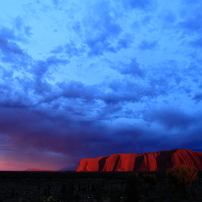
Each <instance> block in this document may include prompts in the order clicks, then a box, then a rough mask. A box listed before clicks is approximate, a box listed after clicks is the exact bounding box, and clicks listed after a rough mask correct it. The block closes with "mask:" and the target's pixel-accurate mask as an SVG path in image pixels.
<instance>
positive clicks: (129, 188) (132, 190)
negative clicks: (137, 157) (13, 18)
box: [126, 173, 140, 202]
mask: <svg viewBox="0 0 202 202" xmlns="http://www.w3.org/2000/svg"><path fill="white" fill-rule="evenodd" d="M139 182H140V181H139V179H138V174H137V173H130V174H129V175H128V176H127V178H126V197H127V202H138V201H139V197H140V190H139Z"/></svg>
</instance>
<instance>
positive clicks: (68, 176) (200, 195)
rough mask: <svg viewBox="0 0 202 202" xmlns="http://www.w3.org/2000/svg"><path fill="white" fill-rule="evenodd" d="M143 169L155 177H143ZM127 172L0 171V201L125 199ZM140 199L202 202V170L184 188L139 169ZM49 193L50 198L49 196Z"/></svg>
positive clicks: (96, 201) (141, 201)
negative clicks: (149, 179) (149, 178)
mask: <svg viewBox="0 0 202 202" xmlns="http://www.w3.org/2000/svg"><path fill="white" fill-rule="evenodd" d="M145 173H150V174H151V173H152V174H155V176H156V180H153V181H151V182H148V181H145V178H144V177H143V175H144V174H145ZM128 175H129V172H30V171H29V172H25V171H24V172H6V171H5V172H4V171H2V172H0V202H12V201H14V202H18V201H22V202H23V201H24V202H42V201H55V202H56V201H61V202H66V201H68V202H127V200H126V196H127V182H126V178H127V176H128ZM138 179H139V190H138V192H139V202H178V201H179V202H188V201H190V202H202V172H199V174H198V179H197V180H196V181H195V182H194V183H193V185H191V186H188V185H187V186H186V187H185V190H182V189H181V187H179V188H178V187H176V186H175V185H173V184H172V183H170V182H169V181H168V179H167V178H166V174H165V172H139V173H138ZM51 196H52V199H51Z"/></svg>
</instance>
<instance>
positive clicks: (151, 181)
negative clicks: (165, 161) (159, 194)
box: [143, 174, 156, 185]
mask: <svg viewBox="0 0 202 202" xmlns="http://www.w3.org/2000/svg"><path fill="white" fill-rule="evenodd" d="M143 178H144V181H145V182H146V183H148V184H150V185H151V184H155V183H156V175H155V174H144V175H143Z"/></svg>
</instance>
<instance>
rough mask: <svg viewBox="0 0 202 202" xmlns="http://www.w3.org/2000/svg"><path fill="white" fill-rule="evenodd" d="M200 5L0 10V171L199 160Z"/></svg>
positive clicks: (123, 3)
mask: <svg viewBox="0 0 202 202" xmlns="http://www.w3.org/2000/svg"><path fill="white" fill-rule="evenodd" d="M201 10H202V2H201V1H200V0H175V1H168V0H166V1H162V0H102V1H100V0H92V1H88V3H86V2H84V1H80V0H68V1H62V0H18V1H16V0H7V1H6V3H5V2H3V1H1V2H0V170H24V169H27V168H30V167H31V168H39V169H50V170H61V169H74V168H76V166H77V164H78V162H79V160H80V159H81V158H86V157H98V156H104V155H110V154H114V153H129V152H132V153H142V152H155V151H160V150H169V149H174V148H187V149H191V150H198V151H202V102H201V100H202V35H201V33H202V23H201V22H202V12H201Z"/></svg>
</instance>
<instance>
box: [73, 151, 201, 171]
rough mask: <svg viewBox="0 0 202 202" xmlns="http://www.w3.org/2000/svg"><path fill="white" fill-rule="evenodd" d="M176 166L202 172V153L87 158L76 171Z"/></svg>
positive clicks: (136, 169) (167, 152)
mask: <svg viewBox="0 0 202 202" xmlns="http://www.w3.org/2000/svg"><path fill="white" fill-rule="evenodd" d="M175 165H188V166H194V167H196V168H197V169H198V170H202V152H197V151H191V150H188V149H174V150H167V151H160V152H154V153H142V154H134V153H126V154H113V155H110V156H104V157H98V158H86V159H82V160H81V161H80V163H79V165H78V167H77V169H76V171H165V170H167V169H168V168H171V167H173V166H175Z"/></svg>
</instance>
